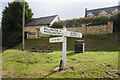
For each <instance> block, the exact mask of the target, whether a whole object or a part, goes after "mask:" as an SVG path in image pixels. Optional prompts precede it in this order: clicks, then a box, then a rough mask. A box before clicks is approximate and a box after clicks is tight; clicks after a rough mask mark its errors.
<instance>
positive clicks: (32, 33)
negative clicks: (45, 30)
mask: <svg viewBox="0 0 120 80" xmlns="http://www.w3.org/2000/svg"><path fill="white" fill-rule="evenodd" d="M56 21H60V19H59V16H58V15H53V16H47V17H40V18H35V19H33V20H32V21H30V22H28V23H27V24H26V25H25V32H27V38H40V37H41V36H44V35H42V34H41V33H40V31H39V29H40V27H42V26H44V27H51V26H52V24H53V23H54V22H56Z"/></svg>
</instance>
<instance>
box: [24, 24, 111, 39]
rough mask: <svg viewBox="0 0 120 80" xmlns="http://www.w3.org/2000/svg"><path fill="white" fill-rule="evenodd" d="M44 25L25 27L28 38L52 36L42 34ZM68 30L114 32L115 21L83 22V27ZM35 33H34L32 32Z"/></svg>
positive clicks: (97, 32) (98, 32) (86, 32)
mask: <svg viewBox="0 0 120 80" xmlns="http://www.w3.org/2000/svg"><path fill="white" fill-rule="evenodd" d="M42 26H44V27H48V25H42ZM42 26H29V27H25V31H26V32H29V33H28V34H27V38H40V37H43V36H50V35H46V34H42V33H41V32H40V30H39V29H40V27H42ZM67 30H68V31H73V32H80V33H82V34H109V33H113V22H108V24H106V25H95V26H87V25H86V24H82V27H70V28H67ZM30 33H34V34H30Z"/></svg>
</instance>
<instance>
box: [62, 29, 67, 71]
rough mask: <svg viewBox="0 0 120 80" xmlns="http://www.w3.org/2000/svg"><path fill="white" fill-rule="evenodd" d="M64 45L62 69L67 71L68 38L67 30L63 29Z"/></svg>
mask: <svg viewBox="0 0 120 80" xmlns="http://www.w3.org/2000/svg"><path fill="white" fill-rule="evenodd" d="M63 31H64V32H63V33H64V34H63V43H62V69H66V48H67V37H66V36H65V35H66V31H67V29H66V28H63Z"/></svg>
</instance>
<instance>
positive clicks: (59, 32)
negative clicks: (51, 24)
mask: <svg viewBox="0 0 120 80" xmlns="http://www.w3.org/2000/svg"><path fill="white" fill-rule="evenodd" d="M44 32H45V33H48V34H57V35H62V31H61V30H57V29H49V28H44Z"/></svg>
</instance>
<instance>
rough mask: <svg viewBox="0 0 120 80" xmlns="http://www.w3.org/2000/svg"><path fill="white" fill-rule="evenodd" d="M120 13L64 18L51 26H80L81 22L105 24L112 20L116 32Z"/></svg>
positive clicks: (90, 24) (88, 24)
mask: <svg viewBox="0 0 120 80" xmlns="http://www.w3.org/2000/svg"><path fill="white" fill-rule="evenodd" d="M119 17H120V13H118V14H114V15H100V16H94V17H85V18H78V19H71V20H64V21H58V22H55V23H54V24H53V25H52V26H51V27H53V28H62V27H63V26H66V27H81V26H82V24H86V25H87V26H92V25H104V24H107V23H108V21H113V23H114V32H118V31H120V30H118V26H119V25H120V23H119V22H118V21H119V20H120V18H119Z"/></svg>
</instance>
